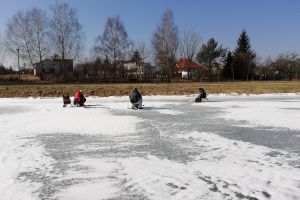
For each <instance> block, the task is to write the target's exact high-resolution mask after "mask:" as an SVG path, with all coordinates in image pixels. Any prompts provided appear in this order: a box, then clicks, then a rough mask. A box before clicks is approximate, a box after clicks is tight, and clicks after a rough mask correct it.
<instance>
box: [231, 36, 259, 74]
mask: <svg viewBox="0 0 300 200" xmlns="http://www.w3.org/2000/svg"><path fill="white" fill-rule="evenodd" d="M255 57H256V55H255V52H254V51H253V50H252V49H251V44H250V38H249V36H248V35H247V33H246V31H245V30H243V31H242V33H241V34H240V37H239V39H238V41H237V46H236V48H235V50H234V52H233V68H234V76H235V78H236V79H247V80H249V78H250V76H252V77H253V75H254V67H255Z"/></svg>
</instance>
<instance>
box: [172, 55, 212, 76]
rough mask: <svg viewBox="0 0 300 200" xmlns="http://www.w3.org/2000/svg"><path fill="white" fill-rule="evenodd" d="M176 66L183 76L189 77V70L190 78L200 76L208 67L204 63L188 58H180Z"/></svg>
mask: <svg viewBox="0 0 300 200" xmlns="http://www.w3.org/2000/svg"><path fill="white" fill-rule="evenodd" d="M176 67H177V69H178V71H179V73H180V74H181V77H182V78H186V79H187V78H188V71H189V72H190V73H189V74H190V79H193V78H200V77H201V76H202V74H203V72H204V71H205V70H206V67H205V66H204V65H202V64H199V63H195V62H191V61H188V60H187V59H180V60H179V61H177V62H176Z"/></svg>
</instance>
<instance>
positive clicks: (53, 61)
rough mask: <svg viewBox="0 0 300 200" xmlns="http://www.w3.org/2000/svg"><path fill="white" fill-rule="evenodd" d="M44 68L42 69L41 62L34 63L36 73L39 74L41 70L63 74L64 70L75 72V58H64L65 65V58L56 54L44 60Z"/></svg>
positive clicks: (47, 72)
mask: <svg viewBox="0 0 300 200" xmlns="http://www.w3.org/2000/svg"><path fill="white" fill-rule="evenodd" d="M42 62H43V68H42V70H41V63H40V62H38V63H35V64H34V75H35V76H39V75H40V73H41V71H42V72H43V74H48V75H61V74H63V73H64V72H73V59H64V63H65V65H64V66H63V60H62V59H61V58H60V57H59V56H58V55H55V56H53V57H50V58H47V59H45V60H43V61H42Z"/></svg>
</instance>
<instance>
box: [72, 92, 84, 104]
mask: <svg viewBox="0 0 300 200" xmlns="http://www.w3.org/2000/svg"><path fill="white" fill-rule="evenodd" d="M85 101H86V99H85V98H84V96H83V94H82V90H80V91H77V92H76V93H75V95H74V105H76V106H84V103H85Z"/></svg>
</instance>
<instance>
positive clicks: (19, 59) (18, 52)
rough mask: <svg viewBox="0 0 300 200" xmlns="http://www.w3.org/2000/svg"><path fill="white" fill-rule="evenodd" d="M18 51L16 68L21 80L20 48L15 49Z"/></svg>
mask: <svg viewBox="0 0 300 200" xmlns="http://www.w3.org/2000/svg"><path fill="white" fill-rule="evenodd" d="M17 51H18V70H19V81H21V74H20V59H19V58H20V49H17Z"/></svg>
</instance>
